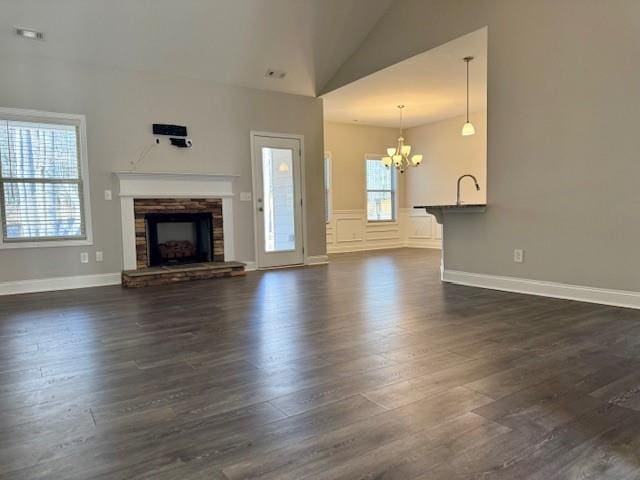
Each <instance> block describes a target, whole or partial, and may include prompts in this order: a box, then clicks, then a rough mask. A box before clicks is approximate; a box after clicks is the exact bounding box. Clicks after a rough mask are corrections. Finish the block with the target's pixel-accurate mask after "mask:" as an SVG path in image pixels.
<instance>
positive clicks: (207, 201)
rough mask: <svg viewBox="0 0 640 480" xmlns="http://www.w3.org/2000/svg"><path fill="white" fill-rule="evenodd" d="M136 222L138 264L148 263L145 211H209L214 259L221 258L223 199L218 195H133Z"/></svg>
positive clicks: (222, 248) (139, 265)
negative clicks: (211, 196) (149, 196)
mask: <svg viewBox="0 0 640 480" xmlns="http://www.w3.org/2000/svg"><path fill="white" fill-rule="evenodd" d="M133 213H134V217H135V224H136V263H137V268H138V269H142V268H146V267H148V266H149V245H148V243H147V242H148V238H149V236H148V232H147V221H146V215H147V214H152V213H210V214H211V217H212V223H211V238H212V240H213V261H214V262H224V260H225V257H224V232H223V217H222V199H220V198H136V199H134V200H133Z"/></svg>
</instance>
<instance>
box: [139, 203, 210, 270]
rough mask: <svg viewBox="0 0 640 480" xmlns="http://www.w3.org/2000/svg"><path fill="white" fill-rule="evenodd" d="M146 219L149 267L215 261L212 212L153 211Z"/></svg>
mask: <svg viewBox="0 0 640 480" xmlns="http://www.w3.org/2000/svg"><path fill="white" fill-rule="evenodd" d="M145 222H146V229H147V236H148V239H147V248H148V259H149V266H150V267H157V266H162V265H178V264H187V263H196V262H210V261H212V260H213V238H212V235H211V233H212V230H211V225H212V216H211V213H150V214H147V215H146V216H145Z"/></svg>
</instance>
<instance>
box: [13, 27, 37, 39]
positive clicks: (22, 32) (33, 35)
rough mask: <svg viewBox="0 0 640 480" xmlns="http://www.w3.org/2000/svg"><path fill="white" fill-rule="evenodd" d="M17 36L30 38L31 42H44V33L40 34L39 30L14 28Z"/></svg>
mask: <svg viewBox="0 0 640 480" xmlns="http://www.w3.org/2000/svg"><path fill="white" fill-rule="evenodd" d="M13 28H14V31H15V32H16V35H18V36H19V37H23V38H28V39H29V40H44V33H43V32H38V31H37V30H30V29H28V28H22V27H13Z"/></svg>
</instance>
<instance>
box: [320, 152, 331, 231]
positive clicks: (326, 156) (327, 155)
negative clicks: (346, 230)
mask: <svg viewBox="0 0 640 480" xmlns="http://www.w3.org/2000/svg"><path fill="white" fill-rule="evenodd" d="M324 161H328V162H327V163H328V164H329V167H328V170H329V184H328V185H325V186H324V188H325V190H326V191H327V197H328V201H329V205H327V218H326V219H325V223H326V224H327V225H328V224H330V223H331V218H332V217H333V158H332V156H331V152H330V151H328V150H327V151H326V152H324ZM322 166H323V167H324V164H323V165H322Z"/></svg>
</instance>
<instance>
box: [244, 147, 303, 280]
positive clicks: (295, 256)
mask: <svg viewBox="0 0 640 480" xmlns="http://www.w3.org/2000/svg"><path fill="white" fill-rule="evenodd" d="M253 157H254V166H253V168H254V192H255V197H256V199H255V207H256V223H255V225H256V243H257V261H258V267H259V268H268V267H277V266H284V265H295V264H300V263H303V261H304V255H303V251H302V194H301V175H300V170H301V158H300V141H299V140H298V139H294V138H279V137H267V136H262V135H260V136H258V135H256V136H254V137H253Z"/></svg>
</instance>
